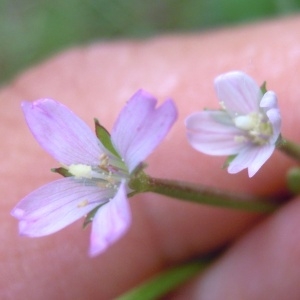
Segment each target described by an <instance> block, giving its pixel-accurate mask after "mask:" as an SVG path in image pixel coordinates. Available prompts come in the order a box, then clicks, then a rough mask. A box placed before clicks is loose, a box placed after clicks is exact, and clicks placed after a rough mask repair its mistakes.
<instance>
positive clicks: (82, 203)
mask: <svg viewBox="0 0 300 300" xmlns="http://www.w3.org/2000/svg"><path fill="white" fill-rule="evenodd" d="M88 204H89V201H88V200H87V199H84V200H82V201H81V202H79V203H78V204H77V207H78V208H81V207H85V206H87V205H88Z"/></svg>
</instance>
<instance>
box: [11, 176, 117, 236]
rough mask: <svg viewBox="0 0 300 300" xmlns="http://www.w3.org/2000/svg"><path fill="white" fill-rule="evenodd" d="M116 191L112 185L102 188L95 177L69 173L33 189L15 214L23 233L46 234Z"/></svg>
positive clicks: (74, 219) (62, 225) (31, 234)
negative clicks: (82, 176)
mask: <svg viewBox="0 0 300 300" xmlns="http://www.w3.org/2000/svg"><path fill="white" fill-rule="evenodd" d="M114 193H115V191H114V190H112V189H100V188H99V187H98V186H97V185H96V184H95V182H94V181H92V180H87V179H86V178H85V179H74V178H73V177H66V178H62V179H59V180H57V181H53V182H50V183H49V184H47V185H44V186H42V187H40V188H39V189H37V190H35V191H33V192H32V193H30V194H29V195H28V196H26V197H25V198H24V199H23V200H21V201H20V202H19V203H18V204H17V206H16V207H15V208H14V209H13V210H12V212H11V214H12V215H13V216H14V217H15V218H17V219H19V220H20V223H19V230H20V234H23V235H27V236H30V237H38V236H44V235H48V234H51V233H54V232H56V231H58V230H60V229H62V228H64V227H66V226H67V225H69V224H71V223H72V222H74V221H76V220H77V219H79V218H81V217H82V216H84V215H86V214H87V213H88V212H89V211H91V210H92V209H93V208H95V207H96V206H98V205H99V204H101V203H103V202H106V201H107V200H108V199H110V198H111V197H113V195H114Z"/></svg>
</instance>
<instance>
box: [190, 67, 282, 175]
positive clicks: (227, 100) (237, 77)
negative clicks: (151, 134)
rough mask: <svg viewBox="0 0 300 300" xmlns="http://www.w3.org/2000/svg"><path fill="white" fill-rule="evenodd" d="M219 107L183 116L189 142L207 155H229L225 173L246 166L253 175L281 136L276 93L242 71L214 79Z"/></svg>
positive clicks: (234, 171) (238, 170)
mask: <svg viewBox="0 0 300 300" xmlns="http://www.w3.org/2000/svg"><path fill="white" fill-rule="evenodd" d="M215 89H216V92H217V97H218V99H219V103H220V105H221V108H222V109H220V110H205V111H202V112H196V113H194V114H192V115H190V116H189V117H188V118H187V119H186V127H187V136H188V140H189V142H190V144H191V145H192V146H193V147H194V148H195V149H197V150H198V151H200V152H203V153H205V154H209V155H229V156H230V157H229V160H228V164H229V165H228V172H229V173H231V174H234V173H237V172H240V171H241V170H243V169H246V168H248V174H249V177H252V176H253V175H254V174H255V173H256V172H257V171H258V170H259V169H260V167H261V166H262V165H263V164H264V163H265V162H266V161H267V160H268V158H269V157H270V156H271V155H272V153H273V151H274V149H275V144H276V141H277V139H278V137H279V135H280V127H281V116H280V111H279V109H278V106H277V96H276V94H275V93H274V92H273V91H268V92H266V93H263V91H262V90H261V89H260V87H259V86H258V85H257V84H256V83H255V81H254V80H253V79H252V78H251V77H249V76H248V75H246V74H245V73H242V72H239V71H235V72H229V73H225V74H223V75H220V76H218V77H217V78H216V79H215Z"/></svg>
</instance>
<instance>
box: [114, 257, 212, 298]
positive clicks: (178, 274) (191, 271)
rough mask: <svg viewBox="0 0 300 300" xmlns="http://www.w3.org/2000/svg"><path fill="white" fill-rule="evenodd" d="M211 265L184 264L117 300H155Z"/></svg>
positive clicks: (206, 263)
mask: <svg viewBox="0 0 300 300" xmlns="http://www.w3.org/2000/svg"><path fill="white" fill-rule="evenodd" d="M209 263H210V260H202V261H201V260H200V261H194V262H189V263H185V264H182V265H180V266H176V267H174V268H171V269H170V270H167V271H165V272H163V273H161V274H159V275H158V276H156V277H154V278H153V279H150V280H149V281H146V282H145V283H144V284H142V285H140V286H138V287H136V288H134V289H132V290H131V291H129V292H127V293H125V294H123V295H122V296H120V297H118V298H116V300H141V299H142V300H155V299H161V297H162V296H164V295H166V294H167V293H169V292H171V291H172V290H174V289H175V288H177V287H179V286H180V285H181V284H183V283H184V282H186V281H187V280H188V279H190V278H192V277H194V276H195V275H196V274H197V273H199V272H200V271H202V270H203V269H204V268H205V267H207V266H208V265H209Z"/></svg>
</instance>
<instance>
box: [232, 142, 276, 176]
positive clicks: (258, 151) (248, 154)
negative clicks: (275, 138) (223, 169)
mask: <svg viewBox="0 0 300 300" xmlns="http://www.w3.org/2000/svg"><path fill="white" fill-rule="evenodd" d="M274 149H275V146H274V145H265V146H262V147H257V146H256V147H255V146H249V147H248V148H245V149H244V150H243V151H241V152H240V153H239V154H238V156H237V157H236V158H235V159H234V160H233V161H232V162H231V163H230V165H229V167H228V173H230V174H236V173H238V172H240V171H242V170H243V169H246V168H248V175H249V177H252V176H254V175H255V174H256V172H257V171H258V170H259V169H260V168H261V167H262V165H263V164H264V163H265V162H266V161H267V160H268V159H269V158H270V156H271V155H272V153H273V151H274Z"/></svg>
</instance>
